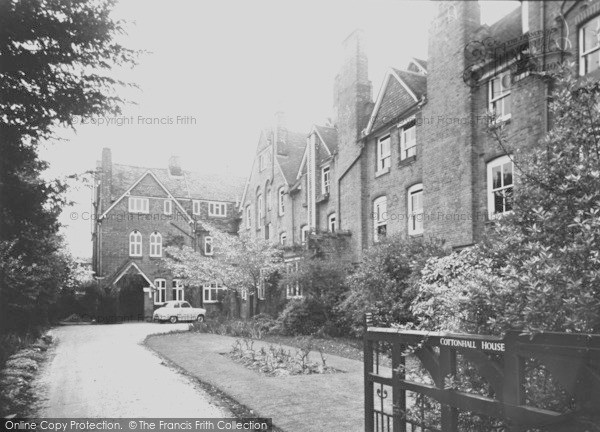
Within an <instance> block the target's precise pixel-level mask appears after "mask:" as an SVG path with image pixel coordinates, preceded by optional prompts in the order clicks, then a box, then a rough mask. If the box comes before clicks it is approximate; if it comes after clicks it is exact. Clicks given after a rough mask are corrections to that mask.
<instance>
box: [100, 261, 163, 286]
mask: <svg viewBox="0 0 600 432" xmlns="http://www.w3.org/2000/svg"><path fill="white" fill-rule="evenodd" d="M132 268H134V269H135V270H137V272H138V274H140V275H141V276H142V277H143V278H144V279H146V282H148V285H149V286H150V287H152V288H154V289H156V286H155V285H154V283H152V281H151V280H150V278H149V277H148V276H146V274H145V273H144V272H143V271H142V270H141V269H140V268H139V267H138V265H137V264H136V263H135V262H133V261H125V263H124V264H123V265H122V266H121V267H119V268H118V269H117V270H116V271H115V272H114V273H113V275H112V276H111V277H110V279H109V280H110V281H111V282H110V283H111V285H115V284H116V283H117V282H119V280H121V278H122V277H123V276H125V275H126V274H127V273H128V272H129V270H131V269H132Z"/></svg>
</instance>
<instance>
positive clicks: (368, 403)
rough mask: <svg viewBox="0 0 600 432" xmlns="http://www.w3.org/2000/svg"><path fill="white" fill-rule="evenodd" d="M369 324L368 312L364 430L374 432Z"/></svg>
mask: <svg viewBox="0 0 600 432" xmlns="http://www.w3.org/2000/svg"><path fill="white" fill-rule="evenodd" d="M369 325H373V318H372V315H371V314H370V313H366V314H365V326H364V332H365V333H364V335H363V346H364V347H363V352H364V361H363V363H364V368H365V369H364V380H365V432H374V430H375V422H374V419H373V404H374V401H373V381H371V380H370V379H369V374H370V373H371V372H372V371H373V341H371V340H369V339H368V337H367V336H368V332H369Z"/></svg>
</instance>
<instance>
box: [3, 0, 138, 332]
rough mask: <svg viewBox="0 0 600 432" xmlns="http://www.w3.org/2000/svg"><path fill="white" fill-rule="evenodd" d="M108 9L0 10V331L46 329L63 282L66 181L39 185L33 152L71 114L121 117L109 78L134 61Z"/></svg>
mask: <svg viewBox="0 0 600 432" xmlns="http://www.w3.org/2000/svg"><path fill="white" fill-rule="evenodd" d="M114 4H115V1H113V0H99V1H94V2H71V1H67V0H47V1H33V0H24V1H16V0H7V1H2V2H0V57H2V62H0V94H1V95H2V97H1V98H0V113H1V114H0V153H1V154H2V158H0V198H1V200H2V202H1V205H0V262H1V264H0V266H1V268H0V296H1V298H2V303H1V304H0V333H3V334H5V333H8V332H24V333H26V332H28V331H31V329H32V328H34V327H36V326H41V325H44V324H46V323H47V322H48V321H49V319H51V317H50V316H49V309H50V308H51V305H52V304H53V303H54V302H55V301H56V298H57V293H58V291H59V290H60V288H61V287H62V286H63V285H64V284H65V281H66V279H67V272H66V270H65V268H66V267H67V264H66V260H65V259H64V256H63V255H62V254H61V252H60V245H61V240H60V238H59V237H58V236H57V232H58V228H59V223H58V215H59V214H60V211H61V209H62V207H63V206H64V205H65V204H66V200H65V198H64V192H65V189H66V183H65V182H64V181H51V182H46V181H44V180H43V179H42V177H41V174H42V172H43V171H44V170H45V169H46V167H47V163H46V162H44V161H41V160H39V158H38V154H37V149H38V145H39V143H40V142H41V141H42V140H48V139H50V138H52V137H53V131H54V129H55V128H56V127H57V126H71V127H72V126H73V125H74V119H73V117H74V116H95V115H103V114H105V113H107V112H109V113H115V114H116V113H118V112H119V107H120V104H121V103H122V102H123V101H122V100H121V99H120V98H119V97H117V96H116V95H115V92H114V90H115V88H116V87H119V86H121V85H123V84H124V83H121V82H119V81H118V80H116V79H114V78H111V77H110V76H108V74H107V71H108V70H109V69H110V68H112V67H114V66H116V65H124V64H134V63H135V57H136V55H137V53H136V52H133V51H131V50H128V49H126V48H124V47H122V46H121V45H119V44H118V43H116V42H115V40H116V39H115V38H116V36H117V35H119V34H121V33H122V32H123V23H122V22H119V21H114V20H113V19H112V18H111V16H110V12H111V10H112V8H113V6H114Z"/></svg>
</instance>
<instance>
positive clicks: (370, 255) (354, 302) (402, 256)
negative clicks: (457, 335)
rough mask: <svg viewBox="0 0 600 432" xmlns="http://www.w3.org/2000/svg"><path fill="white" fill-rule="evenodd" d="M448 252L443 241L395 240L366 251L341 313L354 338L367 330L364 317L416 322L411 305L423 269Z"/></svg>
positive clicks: (388, 322) (387, 322) (387, 321)
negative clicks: (369, 314) (370, 315)
mask: <svg viewBox="0 0 600 432" xmlns="http://www.w3.org/2000/svg"><path fill="white" fill-rule="evenodd" d="M446 253H447V252H446V251H444V249H443V248H442V244H441V243H440V242H439V241H432V240H429V241H416V240H411V239H405V238H402V237H399V236H395V237H391V238H388V239H386V240H385V241H383V242H381V243H378V244H376V245H374V246H373V247H371V248H369V249H368V250H366V251H365V254H364V258H363V260H362V261H361V263H360V264H359V266H358V268H357V269H356V270H355V271H354V272H353V273H352V274H351V275H350V276H349V277H348V282H347V283H348V286H349V288H350V289H349V292H348V294H347V296H346V298H345V300H344V301H343V302H341V303H340V305H339V306H338V308H337V309H338V310H339V311H340V312H341V313H342V314H343V315H344V316H345V318H346V320H347V322H348V325H349V326H350V328H351V331H352V333H353V334H354V335H361V334H362V331H363V317H364V314H365V313H366V312H371V313H373V317H374V319H375V322H376V323H377V324H379V325H391V324H405V323H407V322H409V321H412V320H413V315H412V313H411V311H410V303H411V302H412V300H413V299H414V297H415V295H416V284H417V282H418V281H419V278H420V274H421V269H422V268H423V266H424V265H425V262H426V260H427V259H428V258H430V257H438V256H443V255H445V254H446Z"/></svg>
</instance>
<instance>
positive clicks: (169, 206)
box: [163, 199, 173, 215]
mask: <svg viewBox="0 0 600 432" xmlns="http://www.w3.org/2000/svg"><path fill="white" fill-rule="evenodd" d="M163 210H164V213H165V214H166V215H170V214H171V213H173V201H171V200H170V199H168V200H165V202H164V208H163Z"/></svg>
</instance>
